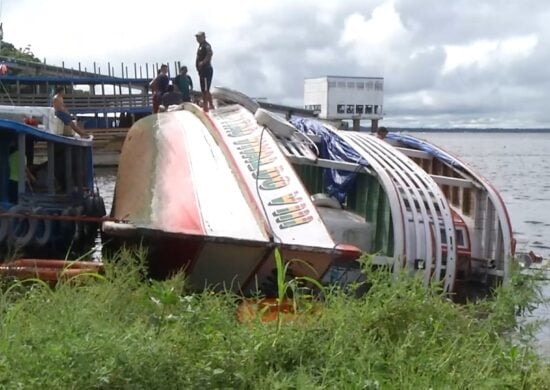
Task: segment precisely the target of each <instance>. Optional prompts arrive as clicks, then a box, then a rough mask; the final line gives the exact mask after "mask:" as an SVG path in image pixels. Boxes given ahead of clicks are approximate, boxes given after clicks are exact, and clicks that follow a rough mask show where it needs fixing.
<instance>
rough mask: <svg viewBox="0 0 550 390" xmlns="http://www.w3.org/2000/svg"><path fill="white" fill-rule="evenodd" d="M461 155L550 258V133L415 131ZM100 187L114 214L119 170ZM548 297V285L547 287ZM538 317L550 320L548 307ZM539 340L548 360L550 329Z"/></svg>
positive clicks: (526, 245)
mask: <svg viewBox="0 0 550 390" xmlns="http://www.w3.org/2000/svg"><path fill="white" fill-rule="evenodd" d="M412 135H413V136H415V137H418V138H422V139H425V140H428V141H430V142H432V143H434V144H436V145H438V146H440V147H441V148H443V149H445V150H446V151H448V152H449V153H451V154H453V155H455V156H459V157H460V159H461V160H462V161H463V162H466V163H468V164H469V165H471V166H472V167H474V168H475V169H476V170H477V171H478V172H479V173H480V174H481V175H482V176H484V177H485V178H486V179H489V180H490V181H491V182H492V183H493V185H494V186H495V187H496V188H497V190H498V191H499V192H500V194H501V195H502V197H503V199H504V201H505V203H506V205H507V207H508V212H509V214H510V218H511V219H512V226H513V229H514V236H515V238H516V240H517V241H518V245H517V250H518V251H522V252H525V251H529V250H533V251H534V252H535V253H537V254H540V255H542V256H543V257H544V258H545V259H547V258H550V133H546V134H544V133H527V132H525V133H448V132H441V133H413V134H412ZM96 174H97V177H98V179H97V180H98V186H99V188H100V190H101V192H102V195H103V197H104V199H105V203H106V207H107V211H109V210H110V206H111V201H112V195H113V190H114V183H115V179H116V171H115V170H114V169H112V168H98V169H97V170H96ZM543 292H544V294H545V296H547V297H549V298H550V283H549V284H546V285H544V286H543ZM535 317H536V318H539V319H545V320H550V310H549V308H548V307H546V306H544V307H539V308H538V309H537V310H536V312H535ZM537 339H538V341H539V344H540V350H541V353H542V354H543V355H545V356H550V326H548V325H546V326H543V328H542V329H541V331H540V332H539V334H538V335H537Z"/></svg>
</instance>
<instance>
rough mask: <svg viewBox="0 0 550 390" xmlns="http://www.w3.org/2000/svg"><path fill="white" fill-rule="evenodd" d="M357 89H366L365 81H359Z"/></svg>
mask: <svg viewBox="0 0 550 390" xmlns="http://www.w3.org/2000/svg"><path fill="white" fill-rule="evenodd" d="M357 89H365V83H364V82H362V81H360V82H358V83H357Z"/></svg>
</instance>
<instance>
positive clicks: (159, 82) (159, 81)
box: [149, 64, 170, 114]
mask: <svg viewBox="0 0 550 390" xmlns="http://www.w3.org/2000/svg"><path fill="white" fill-rule="evenodd" d="M168 84H170V79H169V78H168V65H165V64H162V65H161V66H160V69H159V70H158V73H157V77H155V78H154V79H153V81H151V82H150V83H149V86H150V87H151V90H152V91H153V114H156V113H158V112H159V108H160V102H161V99H162V95H163V94H164V93H165V92H166V91H167V90H168Z"/></svg>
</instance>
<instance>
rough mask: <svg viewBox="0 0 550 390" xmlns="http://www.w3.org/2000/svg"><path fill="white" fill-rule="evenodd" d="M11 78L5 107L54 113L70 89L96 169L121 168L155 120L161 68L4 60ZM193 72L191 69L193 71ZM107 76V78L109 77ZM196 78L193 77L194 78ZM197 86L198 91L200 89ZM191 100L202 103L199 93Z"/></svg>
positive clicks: (4, 82) (70, 103) (68, 99)
mask: <svg viewBox="0 0 550 390" xmlns="http://www.w3.org/2000/svg"><path fill="white" fill-rule="evenodd" d="M0 63H5V64H7V66H8V69H9V72H8V74H6V75H2V76H0V91H1V93H0V105H9V106H34V107H50V106H51V103H52V98H53V95H54V94H55V92H54V91H55V89H56V88H57V87H59V86H65V87H66V94H65V97H64V101H65V104H66V106H67V108H68V109H69V110H70V112H71V113H72V114H73V115H74V116H76V117H77V119H78V121H79V124H80V126H81V127H83V128H85V129H86V130H87V131H88V132H89V133H91V134H93V136H94V141H93V143H94V156H95V157H94V161H95V163H96V164H97V165H116V164H117V163H118V154H119V152H120V148H121V147H122V143H123V141H124V138H125V136H126V133H127V131H128V128H129V127H130V126H131V125H132V124H133V123H134V122H135V121H136V120H138V119H140V118H142V117H144V116H146V115H149V114H151V112H152V93H151V91H150V89H149V83H150V81H151V80H152V79H153V78H154V77H155V76H156V75H157V71H158V69H160V66H161V65H162V64H161V63H153V64H144V65H138V64H135V63H134V64H131V65H126V64H124V63H121V64H120V67H115V66H114V65H112V64H110V63H108V64H107V65H106V66H104V67H103V68H102V67H101V66H100V65H98V64H96V63H95V62H94V63H93V64H92V66H91V67H90V69H92V70H91V71H89V70H88V67H86V66H82V65H81V64H80V63H79V64H78V69H73V68H66V67H65V66H64V64H62V66H53V65H48V64H45V63H40V62H30V61H23V60H17V59H12V58H8V57H3V56H0ZM167 65H168V67H169V77H170V79H173V78H174V77H175V76H176V75H177V74H179V68H180V63H179V62H174V63H167ZM189 68H190V69H192V66H189ZM105 72H106V73H105ZM191 77H193V75H191ZM198 84H199V83H198V82H197V83H196V85H197V86H198ZM192 96H194V97H197V98H198V97H199V96H200V93H199V92H193V93H192ZM258 103H259V104H260V106H261V107H265V108H267V109H269V110H270V111H274V112H280V113H281V114H283V115H290V113H294V114H300V115H303V116H313V112H312V111H311V110H306V109H303V108H297V107H288V106H284V105H278V104H273V103H269V102H266V101H258Z"/></svg>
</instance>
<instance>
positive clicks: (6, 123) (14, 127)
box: [0, 119, 92, 148]
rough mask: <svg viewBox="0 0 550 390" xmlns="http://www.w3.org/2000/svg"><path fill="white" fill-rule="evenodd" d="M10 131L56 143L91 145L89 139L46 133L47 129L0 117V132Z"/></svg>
mask: <svg viewBox="0 0 550 390" xmlns="http://www.w3.org/2000/svg"><path fill="white" fill-rule="evenodd" d="M3 133H12V134H14V135H15V134H24V135H28V136H31V137H34V138H37V139H40V140H41V141H47V142H53V143H56V144H64V145H71V146H83V147H90V148H91V147H92V142H91V139H82V138H74V137H66V136H62V135H57V134H52V133H48V132H47V131H44V130H41V129H38V128H36V127H33V126H29V125H26V124H24V123H20V122H17V121H13V120H10V119H0V134H3Z"/></svg>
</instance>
